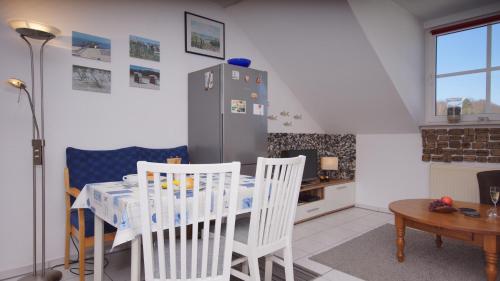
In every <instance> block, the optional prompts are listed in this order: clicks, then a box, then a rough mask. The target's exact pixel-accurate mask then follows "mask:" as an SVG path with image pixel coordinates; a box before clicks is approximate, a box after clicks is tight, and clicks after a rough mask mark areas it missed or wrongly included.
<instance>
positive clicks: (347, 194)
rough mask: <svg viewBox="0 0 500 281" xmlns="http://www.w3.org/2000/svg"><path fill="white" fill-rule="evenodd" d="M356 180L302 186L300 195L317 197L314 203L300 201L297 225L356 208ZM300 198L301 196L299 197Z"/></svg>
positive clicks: (331, 181) (296, 217)
mask: <svg viewBox="0 0 500 281" xmlns="http://www.w3.org/2000/svg"><path fill="white" fill-rule="evenodd" d="M355 187H356V183H355V182H354V180H330V181H328V182H320V181H319V180H318V181H315V182H312V183H308V184H303V185H302V186H301V190H300V195H302V196H303V195H309V196H310V197H312V196H314V197H317V199H318V200H316V201H313V202H301V201H300V200H299V202H298V206H297V212H296V214H295V223H301V222H304V221H307V220H310V219H314V218H317V217H320V216H323V215H326V214H330V213H333V212H336V211H340V210H343V209H347V208H350V207H354V204H355V198H354V197H355ZM299 197H300V196H299Z"/></svg>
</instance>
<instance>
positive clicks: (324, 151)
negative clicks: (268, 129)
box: [267, 133, 356, 179]
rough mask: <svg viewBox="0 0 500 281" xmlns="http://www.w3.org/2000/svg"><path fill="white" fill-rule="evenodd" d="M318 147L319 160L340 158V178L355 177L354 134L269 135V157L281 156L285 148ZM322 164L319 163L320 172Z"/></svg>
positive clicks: (338, 172)
mask: <svg viewBox="0 0 500 281" xmlns="http://www.w3.org/2000/svg"><path fill="white" fill-rule="evenodd" d="M294 149H317V150H318V161H319V159H320V157H322V156H336V157H338V158H339V170H338V171H337V172H336V173H335V177H336V178H338V179H354V175H355V170H356V136H355V135H353V134H334V135H328V134H289V133H270V134H269V135H268V149H267V150H268V154H269V157H279V156H280V154H281V151H283V150H294ZM319 169H320V165H319V163H318V173H319Z"/></svg>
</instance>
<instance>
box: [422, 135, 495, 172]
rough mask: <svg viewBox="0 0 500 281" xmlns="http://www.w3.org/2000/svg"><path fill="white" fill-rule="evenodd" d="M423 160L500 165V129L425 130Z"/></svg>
mask: <svg viewBox="0 0 500 281" xmlns="http://www.w3.org/2000/svg"><path fill="white" fill-rule="evenodd" d="M422 146H423V151H422V152H423V155H422V161H425V162H429V161H432V162H482V163H486V162H489V163H500V128H465V129H462V128H460V129H458V128H453V129H422Z"/></svg>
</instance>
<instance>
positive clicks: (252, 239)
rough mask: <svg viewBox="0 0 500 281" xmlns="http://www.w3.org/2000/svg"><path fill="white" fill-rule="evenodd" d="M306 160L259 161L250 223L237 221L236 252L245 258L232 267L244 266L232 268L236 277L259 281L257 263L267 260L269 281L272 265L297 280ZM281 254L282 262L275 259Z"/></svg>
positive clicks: (267, 278)
mask: <svg viewBox="0 0 500 281" xmlns="http://www.w3.org/2000/svg"><path fill="white" fill-rule="evenodd" d="M305 159H306V158H305V157H304V156H299V157H295V158H258V160H257V171H256V175H255V190H254V196H253V202H252V212H251V215H250V220H249V222H248V220H245V219H243V220H238V221H236V230H235V237H234V239H235V241H234V249H233V251H234V252H235V253H238V254H240V255H242V256H243V257H241V258H238V259H236V260H234V261H233V262H232V266H235V265H239V264H242V265H243V268H244V269H243V271H238V270H236V269H234V268H232V269H231V274H232V275H233V276H235V277H238V278H240V279H242V280H254V281H259V280H260V276H259V265H258V259H259V258H260V257H264V256H265V257H266V267H265V280H266V281H271V276H272V263H273V261H274V262H277V263H278V264H281V265H282V266H284V267H285V277H286V280H287V281H293V280H294V279H293V258H292V230H293V223H294V219H295V211H296V209H297V200H298V197H299V191H300V184H301V181H302V173H303V171H304V164H305ZM280 250H283V260H281V259H279V258H278V257H275V256H274V255H273V254H274V253H275V252H277V251H280ZM247 265H248V268H246V266H247ZM248 269H249V271H250V272H249V273H250V275H248V274H247V273H248Z"/></svg>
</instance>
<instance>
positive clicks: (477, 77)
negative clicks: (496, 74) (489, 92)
mask: <svg viewBox="0 0 500 281" xmlns="http://www.w3.org/2000/svg"><path fill="white" fill-rule="evenodd" d="M448 98H464V102H463V106H462V114H464V115H470V114H478V113H484V109H485V102H486V73H475V74H467V75H458V76H450V77H443V78H437V79H436V115H446V100H447V99H448Z"/></svg>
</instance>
